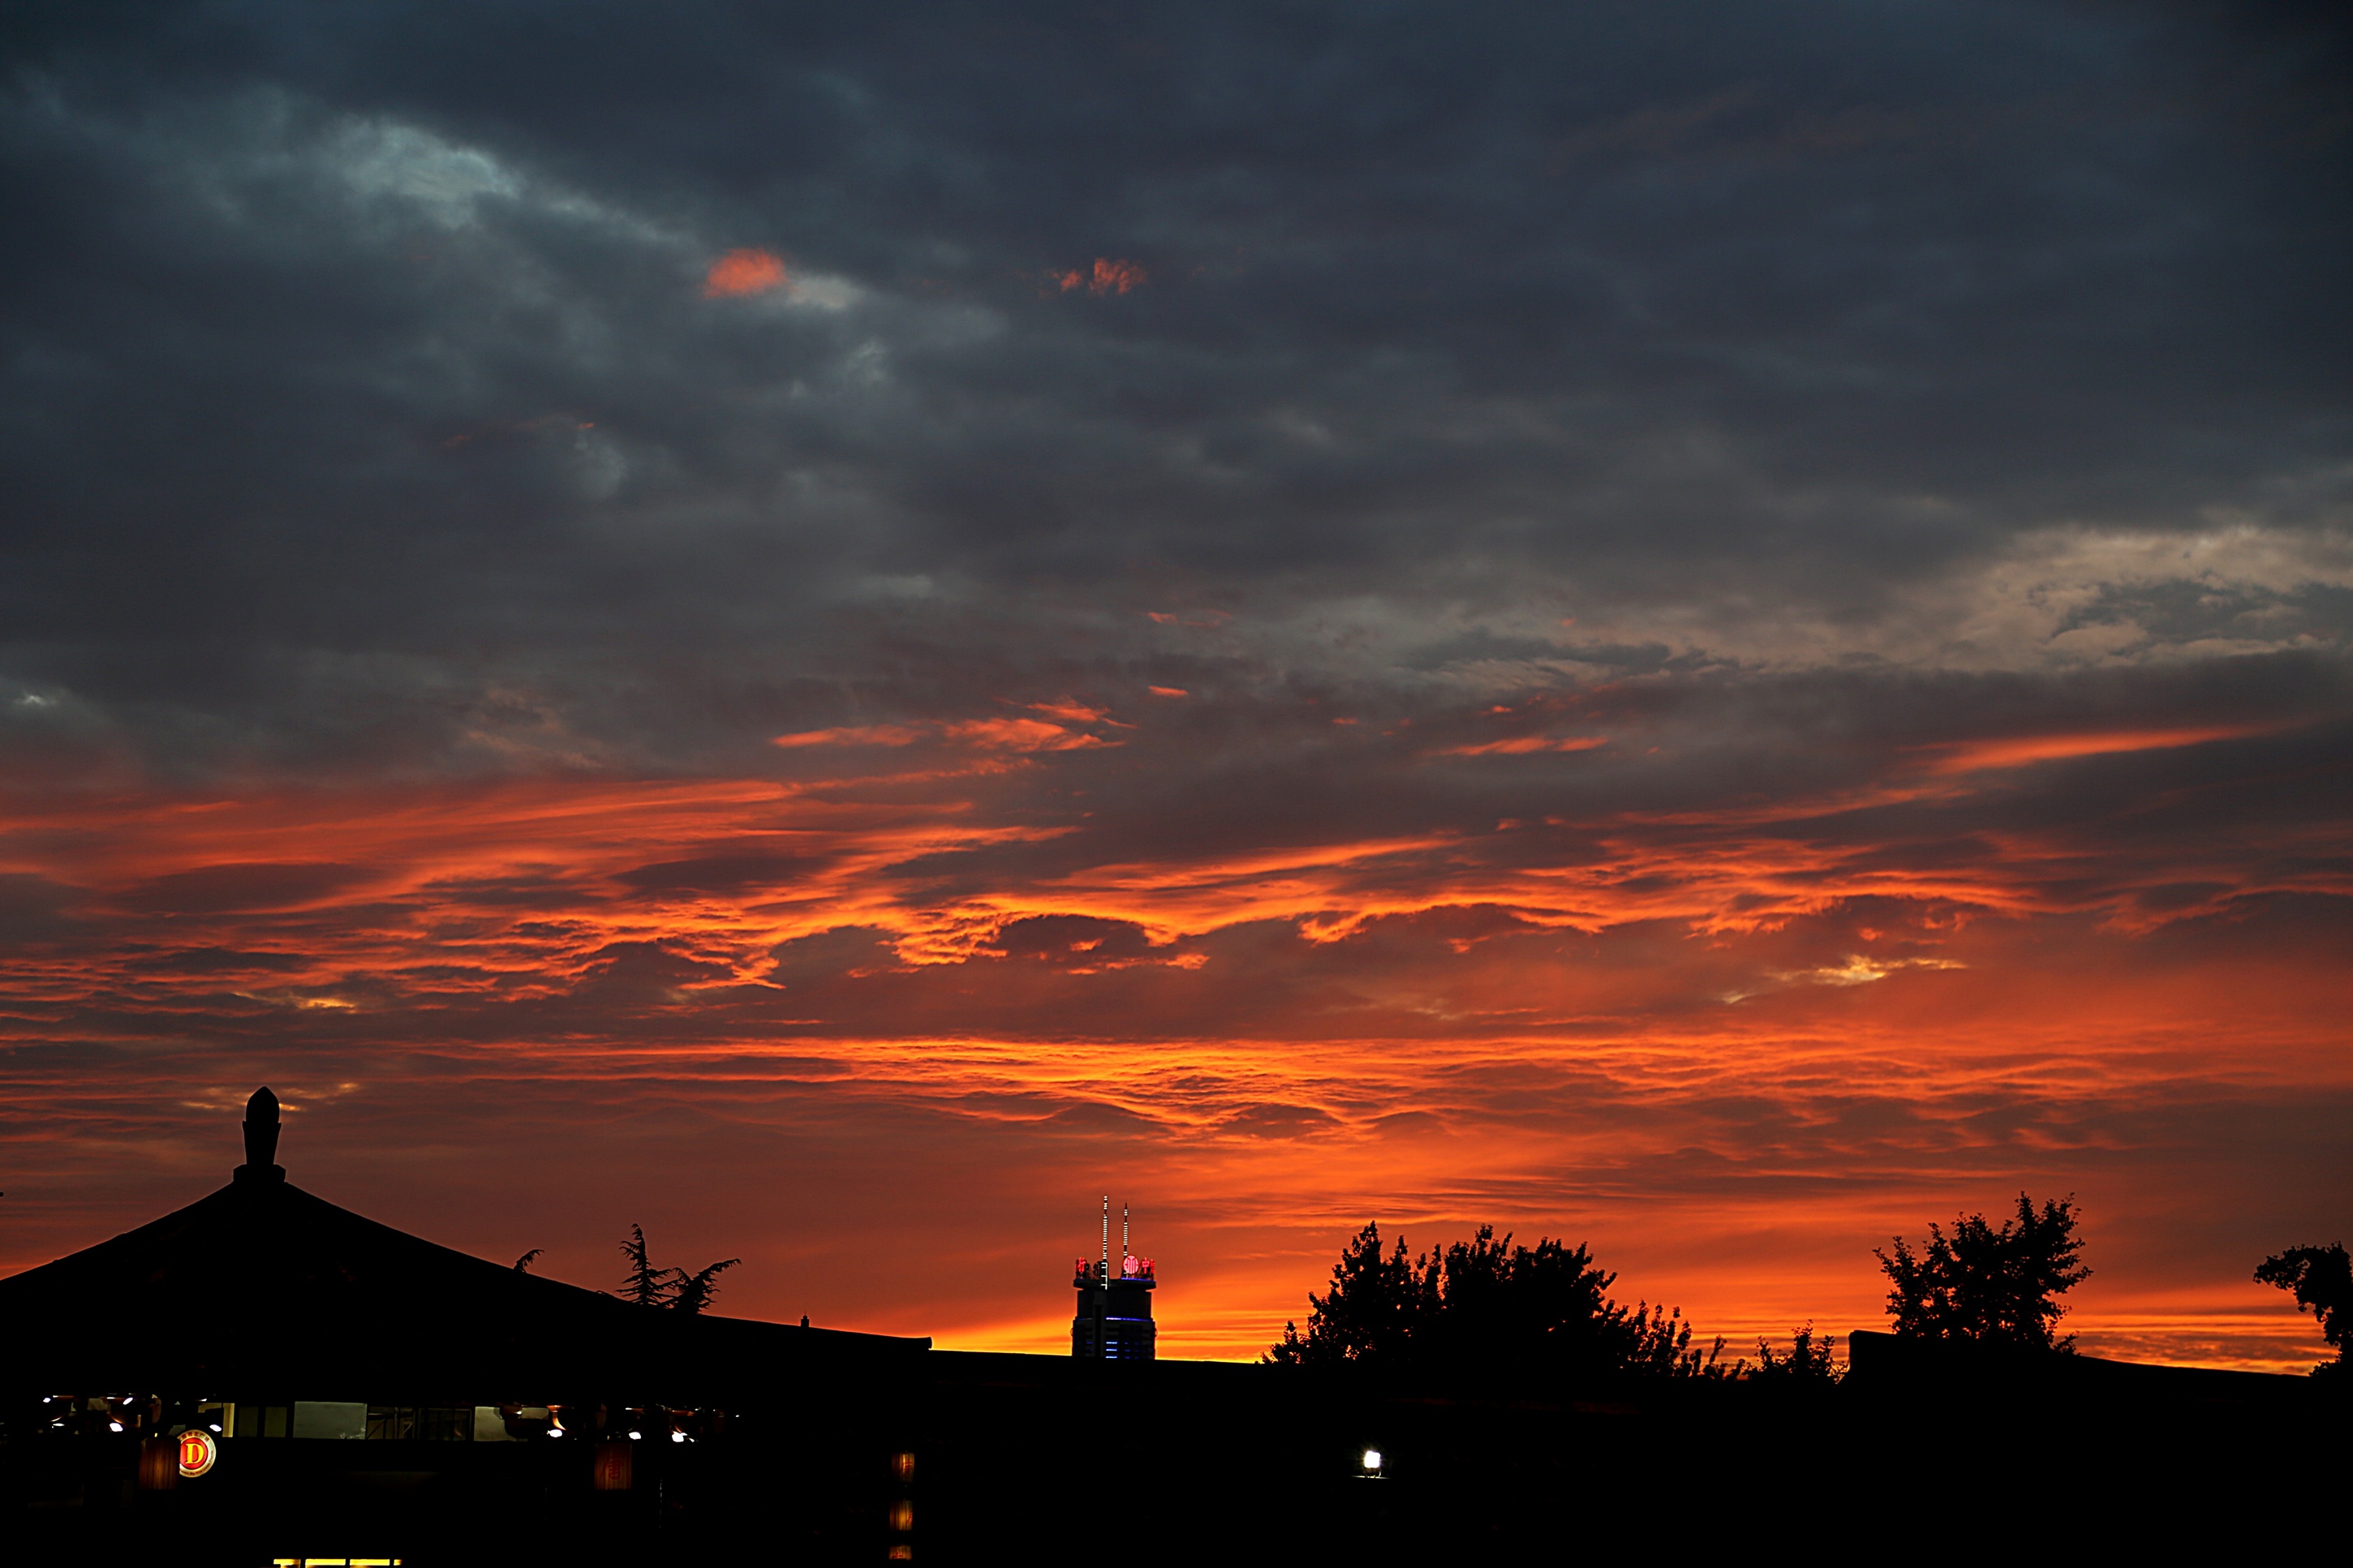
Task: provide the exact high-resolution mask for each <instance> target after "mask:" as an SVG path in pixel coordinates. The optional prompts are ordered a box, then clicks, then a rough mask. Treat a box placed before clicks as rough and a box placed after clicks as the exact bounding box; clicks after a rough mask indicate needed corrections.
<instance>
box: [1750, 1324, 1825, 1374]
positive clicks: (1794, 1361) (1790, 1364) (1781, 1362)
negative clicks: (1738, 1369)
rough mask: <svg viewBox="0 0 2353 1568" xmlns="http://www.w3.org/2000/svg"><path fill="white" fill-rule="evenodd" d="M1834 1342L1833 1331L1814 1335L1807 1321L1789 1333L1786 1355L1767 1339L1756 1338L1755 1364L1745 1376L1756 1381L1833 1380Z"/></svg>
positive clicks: (1811, 1325) (1812, 1327) (1811, 1326)
mask: <svg viewBox="0 0 2353 1568" xmlns="http://www.w3.org/2000/svg"><path fill="white" fill-rule="evenodd" d="M1837 1345H1838V1336H1837V1335H1836V1334H1817V1333H1815V1332H1814V1325H1813V1324H1811V1323H1808V1324H1807V1325H1806V1326H1805V1327H1804V1328H1802V1329H1799V1331H1797V1332H1796V1333H1794V1334H1791V1335H1790V1336H1789V1349H1788V1353H1787V1354H1782V1353H1780V1352H1776V1351H1775V1350H1774V1349H1773V1342H1771V1341H1770V1340H1758V1341H1757V1364H1756V1365H1755V1366H1753V1367H1750V1368H1749V1369H1748V1376H1749V1378H1750V1380H1751V1381H1752V1382H1756V1383H1772V1384H1831V1383H1836V1382H1837V1381H1838V1378H1839V1372H1838V1365H1837V1363H1835V1362H1833V1361H1832V1360H1831V1351H1832V1350H1833V1349H1835V1348H1836V1347H1837Z"/></svg>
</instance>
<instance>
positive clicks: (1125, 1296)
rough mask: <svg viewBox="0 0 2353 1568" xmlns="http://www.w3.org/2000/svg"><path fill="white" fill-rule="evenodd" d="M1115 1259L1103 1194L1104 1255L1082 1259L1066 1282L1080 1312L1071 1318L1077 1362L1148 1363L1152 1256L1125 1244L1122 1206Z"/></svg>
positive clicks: (1151, 1328) (1152, 1330)
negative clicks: (1073, 1291) (1115, 1258)
mask: <svg viewBox="0 0 2353 1568" xmlns="http://www.w3.org/2000/svg"><path fill="white" fill-rule="evenodd" d="M1119 1252H1120V1256H1119V1259H1118V1261H1117V1262H1116V1263H1114V1262H1113V1259H1112V1255H1111V1198H1110V1196H1109V1195H1108V1194H1106V1195H1105V1196H1104V1198H1103V1257H1102V1258H1101V1259H1099V1260H1098V1261H1096V1262H1094V1263H1092V1264H1091V1263H1089V1262H1088V1261H1087V1260H1086V1259H1085V1258H1080V1259H1079V1261H1078V1265H1077V1267H1076V1268H1074V1269H1073V1270H1072V1278H1071V1284H1072V1285H1073V1286H1075V1287H1076V1288H1077V1289H1078V1292H1079V1310H1078V1313H1077V1315H1076V1316H1074V1317H1073V1318H1071V1354H1072V1355H1074V1356H1077V1357H1078V1358H1080V1359H1081V1360H1082V1361H1150V1360H1152V1359H1153V1345H1154V1342H1155V1339H1156V1338H1157V1336H1158V1334H1159V1330H1158V1328H1157V1327H1156V1326H1155V1324H1154V1322H1153V1321H1152V1289H1153V1287H1154V1286H1155V1285H1156V1284H1157V1283H1159V1281H1157V1280H1156V1279H1154V1278H1153V1275H1152V1259H1150V1258H1138V1257H1137V1256H1135V1249H1134V1247H1132V1246H1131V1245H1130V1244H1129V1238H1128V1226H1127V1209H1126V1206H1125V1205H1122V1206H1121V1208H1120V1211H1119Z"/></svg>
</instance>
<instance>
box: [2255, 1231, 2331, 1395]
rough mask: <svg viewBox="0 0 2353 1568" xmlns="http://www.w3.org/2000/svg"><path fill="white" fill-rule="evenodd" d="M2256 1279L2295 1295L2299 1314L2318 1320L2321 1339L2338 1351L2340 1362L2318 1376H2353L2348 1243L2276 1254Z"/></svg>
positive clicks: (2318, 1369)
mask: <svg viewBox="0 0 2353 1568" xmlns="http://www.w3.org/2000/svg"><path fill="white" fill-rule="evenodd" d="M2255 1279H2256V1281H2257V1282H2258V1283H2260V1284H2264V1285H2276V1286H2278V1287H2279V1288H2280V1289H2283V1290H2292V1291H2294V1292H2295V1308H2296V1310H2297V1311H2299V1312H2310V1313H2311V1314H2312V1315H2313V1316H2314V1317H2315V1318H2316V1319H2318V1320H2319V1322H2320V1337H2321V1338H2322V1339H2324V1340H2326V1341H2327V1342H2329V1343H2330V1344H2332V1345H2335V1346H2336V1347H2337V1359H2336V1360H2335V1361H2333V1362H2323V1363H2320V1364H2319V1365H2318V1366H2316V1367H2314V1368H2313V1369H2312V1370H2313V1372H2314V1373H2315V1374H2316V1375H2317V1374H2319V1373H2334V1374H2337V1375H2338V1376H2353V1373H2348V1372H2347V1370H2346V1369H2347V1368H2348V1367H2353V1257H2348V1255H2347V1253H2346V1251H2345V1244H2344V1243H2342V1242H2337V1243H2335V1244H2333V1245H2331V1246H2328V1247H2289V1248H2288V1249H2287V1250H2286V1251H2285V1252H2274V1253H2273V1254H2272V1255H2271V1256H2270V1257H2269V1258H2264V1259H2263V1261H2262V1262H2261V1263H2259V1264H2257V1265H2256V1266H2255Z"/></svg>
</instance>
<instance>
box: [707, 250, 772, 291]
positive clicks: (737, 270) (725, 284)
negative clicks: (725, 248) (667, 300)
mask: <svg viewBox="0 0 2353 1568" xmlns="http://www.w3.org/2000/svg"><path fill="white" fill-rule="evenodd" d="M791 287H792V279H789V278H787V277H786V276H785V264H784V261H783V259H782V258H779V257H777V256H776V254H774V253H773V252H771V251H765V250H755V249H749V248H746V249H742V250H731V251H729V252H728V253H727V254H726V255H724V256H723V257H721V258H719V259H718V260H716V261H714V262H712V264H711V270H710V271H709V272H707V273H705V274H704V275H703V279H702V297H703V298H704V299H706V300H729V299H734V298H736V297H738V296H740V295H744V294H765V293H766V292H767V291H768V290H769V289H789V288H791Z"/></svg>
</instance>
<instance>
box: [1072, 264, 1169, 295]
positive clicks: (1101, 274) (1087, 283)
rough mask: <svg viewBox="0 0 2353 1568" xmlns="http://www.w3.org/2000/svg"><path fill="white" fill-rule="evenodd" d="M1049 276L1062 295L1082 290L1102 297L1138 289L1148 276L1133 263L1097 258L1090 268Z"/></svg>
mask: <svg viewBox="0 0 2353 1568" xmlns="http://www.w3.org/2000/svg"><path fill="white" fill-rule="evenodd" d="M1148 276H1149V275H1148V274H1147V273H1146V272H1145V270H1144V268H1142V267H1141V266H1139V265H1138V264H1136V263H1135V262H1133V261H1124V260H1113V259H1112V258H1109V257H1103V256H1098V257H1096V258H1095V264H1094V266H1093V267H1092V268H1080V269H1074V270H1072V271H1069V272H1056V273H1052V274H1050V277H1051V278H1052V279H1053V281H1054V285H1055V287H1056V288H1057V289H1060V291H1061V292H1062V293H1065V294H1068V293H1071V292H1072V291H1073V290H1075V289H1085V290H1086V291H1087V292H1088V293H1090V294H1096V295H1102V294H1124V293H1126V292H1127V291H1128V290H1129V289H1140V288H1142V287H1143V286H1144V284H1145V280H1146V279H1147V278H1148Z"/></svg>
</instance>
